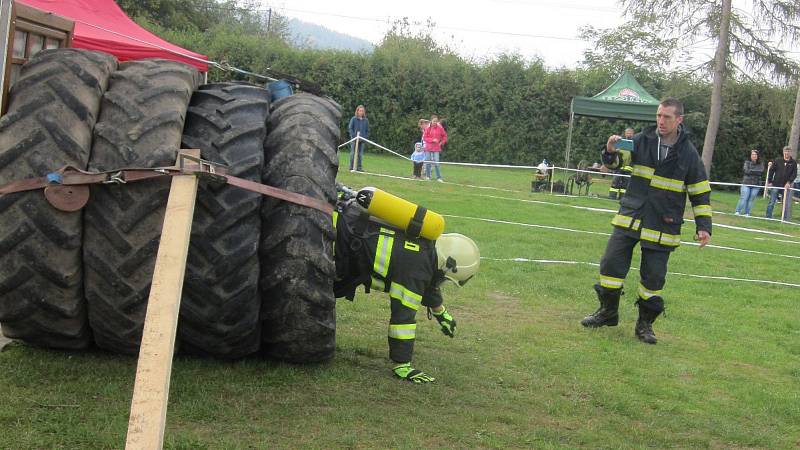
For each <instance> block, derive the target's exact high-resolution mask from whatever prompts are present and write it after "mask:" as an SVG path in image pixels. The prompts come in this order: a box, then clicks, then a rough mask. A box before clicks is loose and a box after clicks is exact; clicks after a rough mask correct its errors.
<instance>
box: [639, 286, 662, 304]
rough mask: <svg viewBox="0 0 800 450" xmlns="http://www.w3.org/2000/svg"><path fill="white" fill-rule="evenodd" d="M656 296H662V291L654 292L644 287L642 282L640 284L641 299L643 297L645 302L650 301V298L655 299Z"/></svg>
mask: <svg viewBox="0 0 800 450" xmlns="http://www.w3.org/2000/svg"><path fill="white" fill-rule="evenodd" d="M655 296H661V291H654V290H650V289H647V288H646V287H644V286H643V285H642V283H641V282H640V283H639V297H641V298H643V299H645V300H650V298H652V297H655Z"/></svg>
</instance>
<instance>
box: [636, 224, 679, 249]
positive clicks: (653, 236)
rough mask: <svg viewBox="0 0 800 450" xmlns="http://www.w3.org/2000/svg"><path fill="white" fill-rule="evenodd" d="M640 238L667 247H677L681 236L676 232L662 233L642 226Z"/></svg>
mask: <svg viewBox="0 0 800 450" xmlns="http://www.w3.org/2000/svg"><path fill="white" fill-rule="evenodd" d="M641 239H642V240H643V241H650V242H655V243H656V244H661V245H666V246H668V247H677V246H679V245H681V237H680V236H678V235H677V234H668V233H662V232H660V231H656V230H651V229H649V228H642V233H641Z"/></svg>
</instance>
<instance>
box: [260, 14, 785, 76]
mask: <svg viewBox="0 0 800 450" xmlns="http://www.w3.org/2000/svg"><path fill="white" fill-rule="evenodd" d="M260 1H262V3H263V4H264V5H271V6H272V7H274V8H277V9H278V11H279V12H280V13H281V14H283V15H285V16H288V17H295V18H297V19H300V20H303V21H306V22H312V23H316V24H319V25H322V26H324V27H327V28H329V29H331V30H334V31H339V32H342V33H346V34H350V35H353V36H357V37H360V38H362V39H365V40H367V41H370V42H372V43H373V44H378V43H379V42H380V40H381V38H382V37H383V36H384V35H385V34H386V31H387V30H388V29H389V27H390V24H391V23H392V22H393V21H394V20H398V19H402V18H403V17H407V18H408V19H409V21H411V22H420V23H425V22H426V21H427V19H428V18H430V19H432V20H433V22H435V23H436V27H435V29H434V30H433V31H432V35H433V37H434V38H435V39H436V40H437V41H438V42H440V43H442V44H446V45H449V46H450V47H451V48H454V49H456V50H457V51H458V52H459V53H460V54H461V55H462V56H464V57H466V58H472V59H477V60H481V59H484V58H486V57H487V56H488V57H491V56H494V55H496V54H499V53H518V54H520V55H522V56H525V57H536V56H538V57H541V58H542V59H543V60H544V62H545V64H546V65H547V66H549V67H561V66H566V67H575V66H576V65H577V64H578V63H579V62H580V61H581V60H582V59H583V51H584V49H585V48H586V47H587V45H588V43H587V42H585V41H581V40H580V39H578V37H577V36H578V29H579V28H580V27H582V26H584V25H592V26H594V27H595V28H608V27H615V26H622V25H623V23H624V20H623V15H622V11H621V9H620V8H619V6H618V5H617V2H616V1H615V0H563V1H559V0H480V1H469V2H467V1H455V0H440V1H433V0H428V1H420V0H401V1H396V2H395V1H392V2H389V1H380V0H373V1H368V2H355V1H353V0H348V1H344V0H276V1H272V0H260ZM733 3H734V7H740V8H747V7H748V6H747V5H748V4H749V1H747V0H734V2H733ZM712 45H713V43H707V44H705V45H697V46H693V48H695V50H696V51H697V52H698V53H699V54H698V55H696V56H697V57H700V58H702V59H711V58H712V57H713V53H714V49H713V48H711V46H712ZM792 50H798V48H794V49H792ZM795 55H796V54H795Z"/></svg>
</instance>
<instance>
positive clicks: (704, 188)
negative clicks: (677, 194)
mask: <svg viewBox="0 0 800 450" xmlns="http://www.w3.org/2000/svg"><path fill="white" fill-rule="evenodd" d="M686 191H687V192H689V195H700V194H705V193H706V192H711V185H710V184H708V180H703V181H701V182H699V183H695V184H690V185H688V186H686Z"/></svg>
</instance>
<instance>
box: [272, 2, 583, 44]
mask: <svg viewBox="0 0 800 450" xmlns="http://www.w3.org/2000/svg"><path fill="white" fill-rule="evenodd" d="M281 9H283V10H285V11H292V12H298V13H305V14H315V15H320V16H329V17H339V18H345V19H353V20H362V21H370V22H385V23H391V20H390V19H389V18H387V19H377V18H371V17H358V16H350V15H345V14H335V13H324V12H318V11H308V10H303V9H294V8H281ZM436 28H438V29H442V30H452V31H464V32H468V33H483V34H495V35H502V36H515V37H529V38H536V39H556V40H562V41H579V42H583V41H584V39H580V38H575V37H566V36H549V35H544V34H531V33H514V32H510V31H495V30H480V29H475V28H461V27H451V26H446V25H436Z"/></svg>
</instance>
